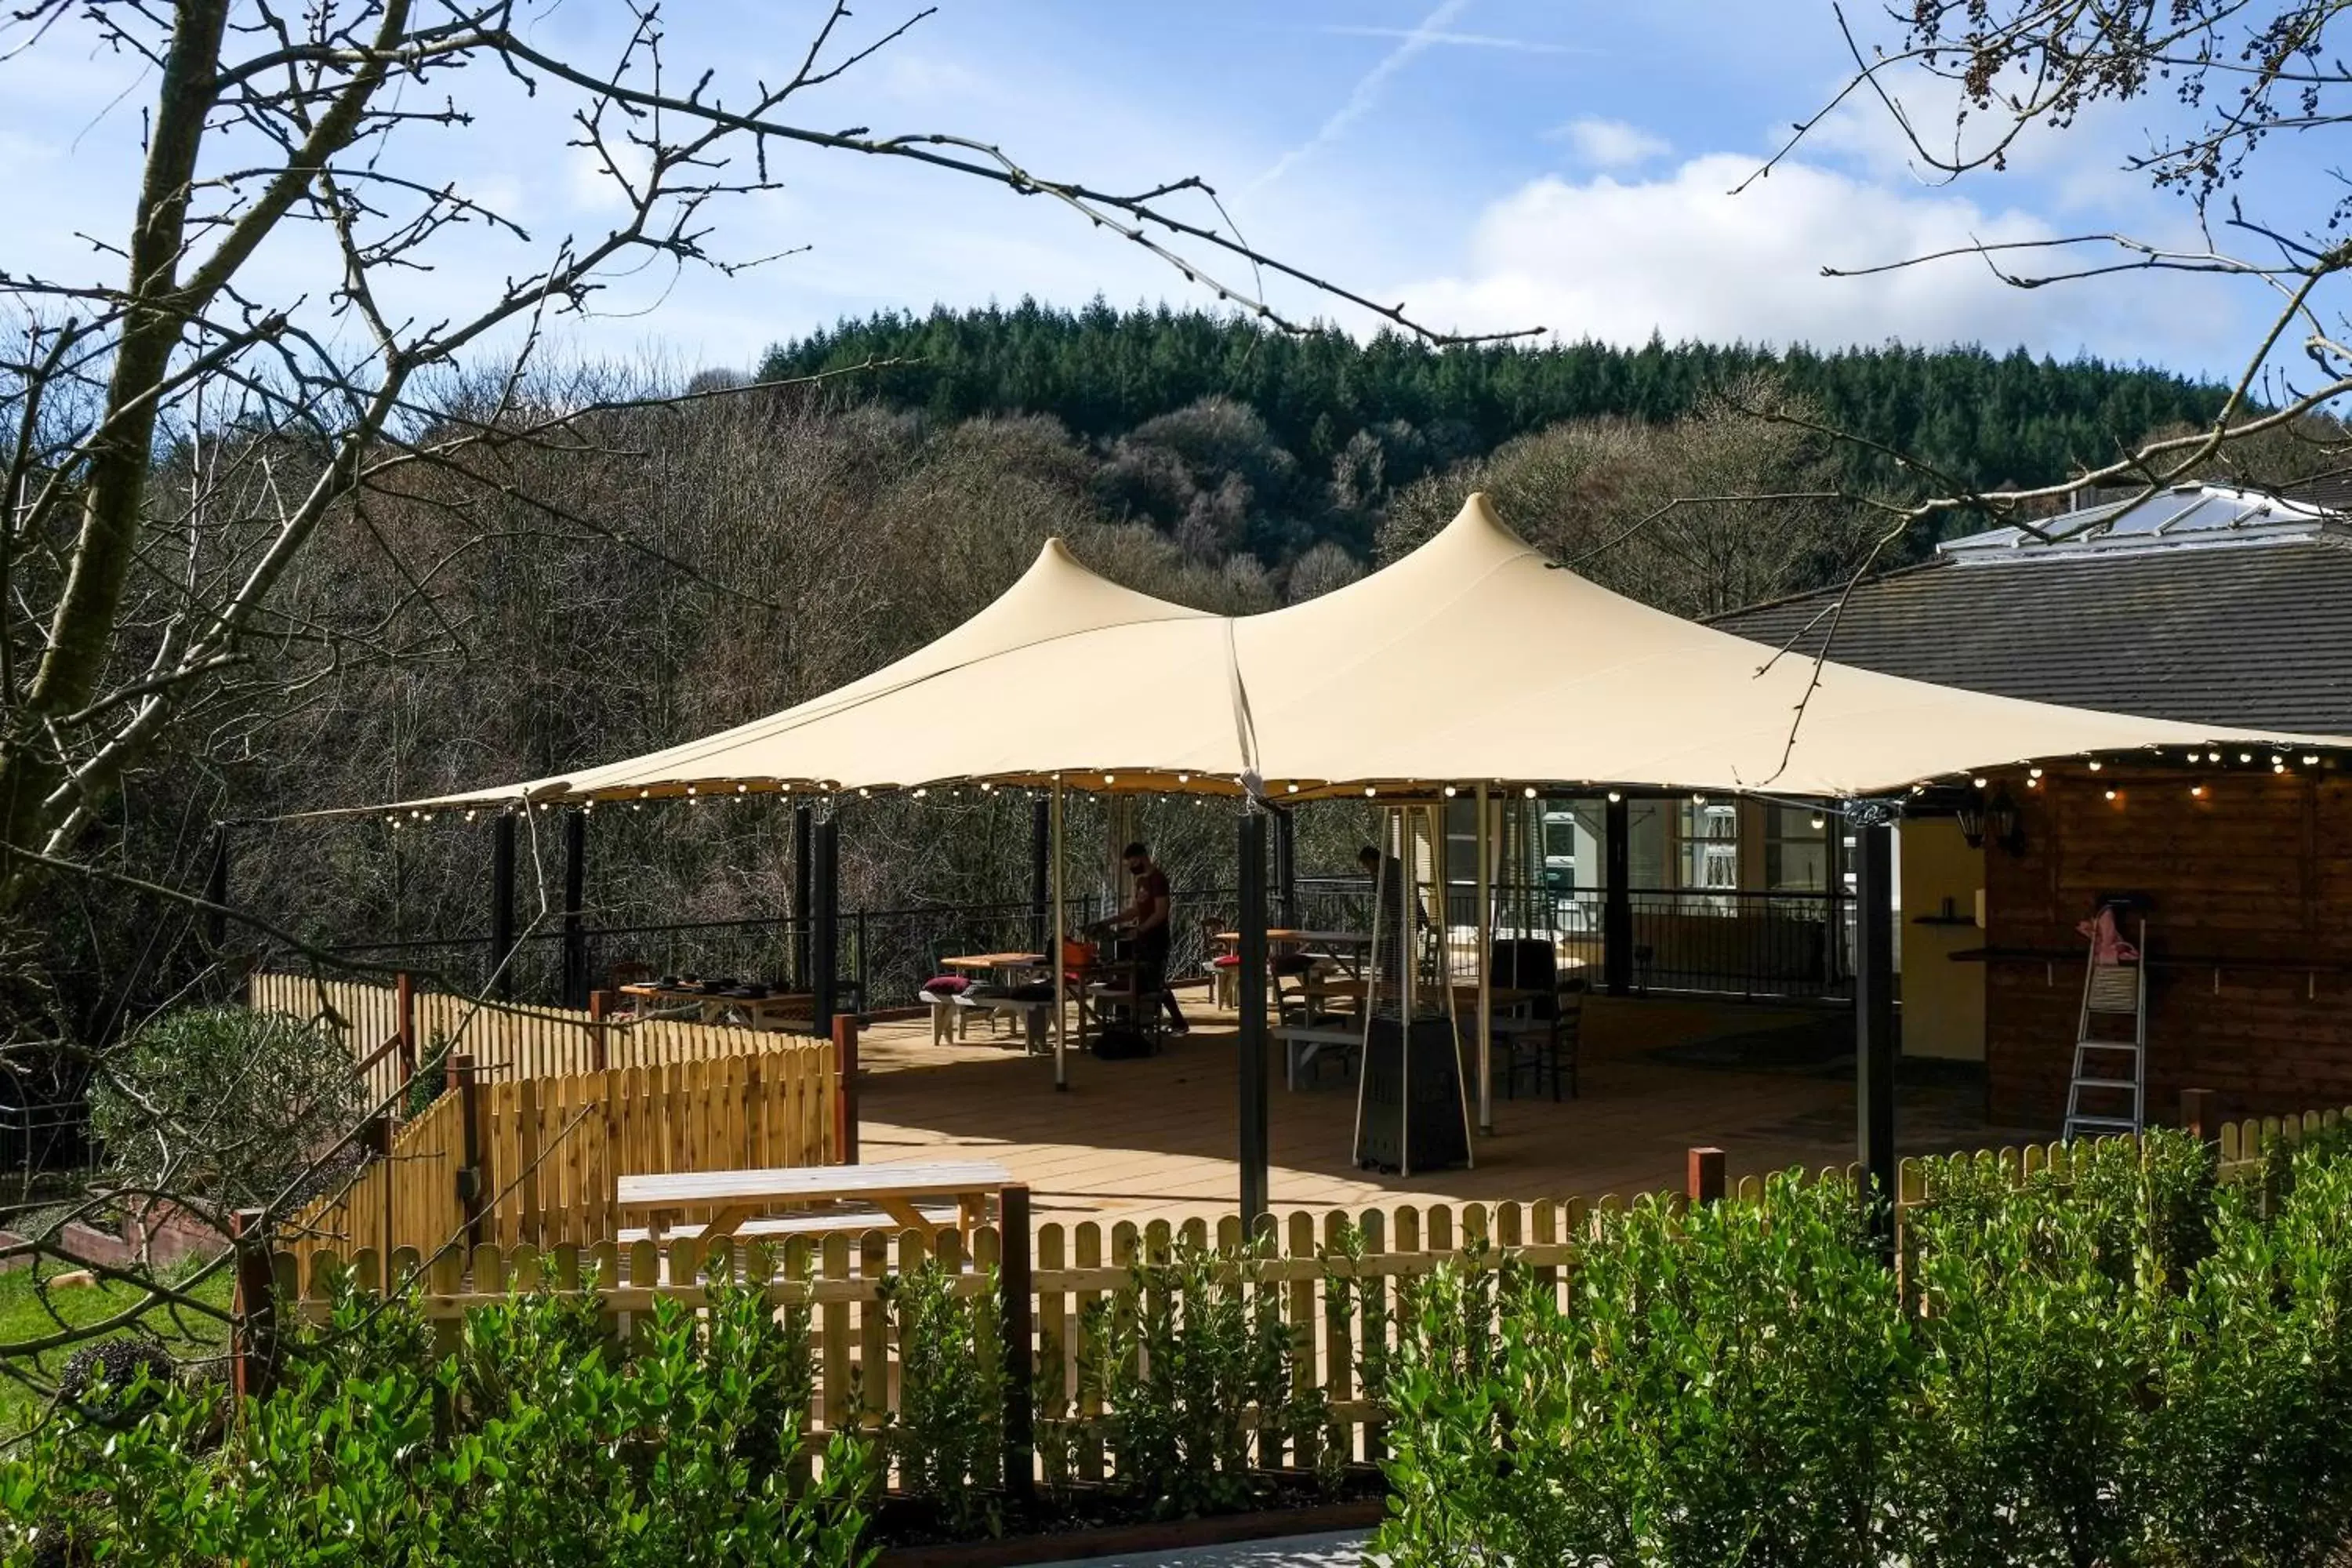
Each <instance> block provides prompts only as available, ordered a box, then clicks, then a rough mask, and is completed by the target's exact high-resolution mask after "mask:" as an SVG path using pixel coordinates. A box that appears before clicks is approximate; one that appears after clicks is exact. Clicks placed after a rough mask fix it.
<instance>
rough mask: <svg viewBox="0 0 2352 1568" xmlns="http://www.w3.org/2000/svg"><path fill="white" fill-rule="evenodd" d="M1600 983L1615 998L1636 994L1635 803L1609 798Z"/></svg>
mask: <svg viewBox="0 0 2352 1568" xmlns="http://www.w3.org/2000/svg"><path fill="white" fill-rule="evenodd" d="M1601 834H1602V837H1601V861H1602V868H1601V984H1602V985H1603V986H1605V987H1606V988H1607V989H1608V992H1609V994H1611V995H1612V996H1629V995H1631V994H1633V888H1632V886H1631V885H1630V884H1631V883H1632V882H1633V802H1631V801H1629V800H1627V799H1626V798H1625V797H1624V796H1623V795H1613V796H1612V797H1611V798H1610V801H1609V806H1608V810H1607V813H1606V814H1605V816H1604V818H1603V825H1602V829H1601Z"/></svg>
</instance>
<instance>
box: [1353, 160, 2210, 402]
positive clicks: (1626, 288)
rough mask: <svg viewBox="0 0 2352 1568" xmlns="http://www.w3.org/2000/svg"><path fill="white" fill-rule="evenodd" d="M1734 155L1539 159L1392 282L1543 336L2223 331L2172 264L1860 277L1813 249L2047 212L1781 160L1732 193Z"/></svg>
mask: <svg viewBox="0 0 2352 1568" xmlns="http://www.w3.org/2000/svg"><path fill="white" fill-rule="evenodd" d="M1755 168H1756V161H1755V159H1754V158H1752V157H1750V156H1748V155H1747V154H1742V153H1711V154H1708V155H1706V156H1704V157H1699V158H1694V159H1692V160H1690V161H1689V162H1687V163H1684V164H1683V165H1682V166H1681V167H1679V168H1678V169H1676V170H1675V171H1674V172H1673V173H1672V174H1667V175H1662V176H1661V177H1659V178H1657V179H1654V180H1635V181H1620V180H1617V179H1614V178H1612V177H1610V176H1608V175H1605V174H1604V175H1598V176H1595V177H1593V178H1592V179H1591V180H1589V181H1584V182H1573V181H1568V180H1563V179H1559V178H1558V177H1555V176H1547V177H1545V178H1542V179H1538V180H1536V181H1533V182H1531V183H1529V184H1526V185H1524V186H1522V187H1520V188H1519V189H1518V190H1517V191H1516V192H1514V193H1513V194H1512V195H1508V196H1507V197H1504V198H1503V199H1501V200H1499V201H1497V202H1496V203H1494V204H1493V205H1490V206H1489V207H1487V209H1486V212H1485V213H1484V214H1483V215H1482V216H1481V217H1480V218H1479V220H1478V222H1477V224H1476V226H1475V228H1474V229H1473V230H1472V233H1471V236H1470V237H1469V240H1468V242H1467V244H1466V247H1465V255H1464V258H1463V260H1462V263H1461V265H1460V267H1459V268H1458V269H1457V270H1456V271H1455V272H1454V273H1453V274H1451V275H1448V276H1441V277H1437V278H1433V279H1428V280H1426V281H1424V282H1422V283H1419V284H1415V285H1412V286H1409V287H1407V288H1406V289H1402V290H1400V291H1399V294H1400V296H1401V297H1402V298H1404V299H1407V300H1410V301H1411V303H1412V308H1413V310H1414V312H1415V313H1416V314H1417V315H1419V316H1421V317H1423V319H1426V320H1433V321H1449V322H1452V323H1454V324H1456V325H1458V326H1460V327H1462V328H1464V329H1477V330H1486V331H1500V330H1508V329H1513V328H1520V327H1528V326H1533V325H1538V324H1540V325H1542V326H1545V327H1548V328H1549V329H1550V334H1551V336H1552V337H1553V338H1554V339H1556V340H1564V341H1574V340H1577V339H1580V338H1584V337H1592V338H1598V339H1601V340H1604V341H1608V342H1620V343H1639V342H1644V341H1646V340H1647V339H1648V338H1649V337H1650V335H1651V334H1652V333H1653V332H1658V333H1663V334H1664V336H1665V338H1666V339H1667V340H1668V341H1670V342H1672V341H1678V340H1681V339H1685V338H1692V339H1700V340H1705V341H1709V342H1731V341H1733V340H1735V339H1744V340H1746V341H1748V342H1770V343H1776V344H1786V343H1791V342H1807V343H1812V344H1816V345H1819V346H1822V347H1829V346H1834V345H1841V344H1853V343H1877V342H1885V341H1887V340H1889V339H1900V340H1902V341H1903V342H1908V343H1923V344H1926V343H1941V342H1971V341H1974V342H1985V343H1987V344H1989V345H1992V346H1996V347H1999V346H2005V345H2008V344H2011V343H2016V342H2027V343H2031V344H2032V345H2033V347H2034V348H2035V349H2036V350H2037V351H2044V350H2046V351H2048V352H2051V353H2058V354H2061V355H2063V354H2067V353H2074V352H2075V351H2077V350H2079V349H2087V350H2090V351H2091V352H2095V353H2102V354H2105V355H2107V356H2110V357H2116V358H2123V359H2129V360H2138V359H2142V358H2148V359H2156V358H2164V357H2168V356H2169V355H2178V356H2179V357H2180V358H2183V359H2186V360H2189V361H2190V362H2191V363H2195V362H2198V361H2201V360H2207V359H2210V356H2211V354H2212V353H2213V352H2214V351H2215V350H2217V349H2220V350H2223V351H2226V348H2227V347H2228V345H2229V343H2230V341H2231V329H2232V328H2233V327H2234V326H2236V325H2238V322H2237V321H2236V320H2235V317H2234V314H2233V313H2232V312H2230V311H2226V310H2214V309H2212V305H2213V303H2214V302H2213V301H2211V300H2205V301H2203V304H2204V306H2205V308H2204V309H2203V310H2191V309H2189V300H2188V299H2186V298H2185V297H2184V286H2183V283H2182V280H2180V279H2174V278H2168V277H2150V278H2146V279H2128V280H2125V279H2116V280H2110V281H2109V282H2108V283H2106V284H2105V285H2100V284H2094V285H2089V286H2087V287H2084V288H2063V287H2061V288H2050V289H2033V290H2025V289H2014V288H2011V287H2010V286H2009V285H2007V284H2004V283H2002V282H2001V281H2000V279H1997V278H1995V277H1994V276H1992V274H1991V272H1990V269H1989V268H1987V267H1986V266H1985V265H1984V264H1983V262H1982V261H1980V260H1979V259H1976V258H1969V257H1961V258H1955V259H1952V260H1948V261H1943V262H1937V263H1931V264H1927V265H1924V266H1919V267H1912V268H1901V269H1898V270H1895V271H1892V272H1888V273H1884V274H1881V275H1878V276H1875V277H1869V278H1825V277H1823V276H1822V268H1824V267H1825V266H1828V267H1839V268H1856V267H1867V266H1872V265H1877V264H1883V263H1886V262H1891V261H1898V260H1902V259H1904V258H1910V257H1916V256H1920V255H1923V254H1925V253H1927V252H1931V251H1939V250H1946V249H1949V248H1952V247H1963V246H1968V245H1969V244H1971V243H1974V242H1979V241H1981V242H1983V243H1986V244H2000V243H2003V242H2013V241H2019V240H2032V239H2041V238H2046V237H2050V236H2051V235H2052V234H2053V232H2054V231H2053V229H2052V228H2051V227H2050V226H2049V225H2048V224H2046V223H2045V222H2044V221H2043V220H2042V219H2041V218H2039V217H2037V216H2032V215H2030V214H2026V213H2023V212H2020V211H2017V210H2015V209H2004V210H2000V211H1986V210H1983V209H1981V208H1979V207H1978V206H1977V205H1975V204H1974V203H1972V202H1970V201H1968V200H1966V199H1965V198H1963V197H1961V196H1959V195H1956V194H1954V193H1952V192H1950V191H1948V190H1943V191H1930V190H1920V189H1916V188H1904V187H1901V186H1897V185H1890V184H1878V183H1874V182H1871V181H1868V180H1865V179H1862V178H1857V177H1854V176H1851V175H1847V174H1840V173H1837V172H1835V171H1832V170H1830V169H1825V168H1822V167H1820V166H1818V165H1814V164H1810V163H1784V164H1782V165H1781V166H1780V168H1779V169H1777V170H1776V171H1774V173H1773V174H1771V176H1770V177H1769V179H1764V180H1759V181H1757V182H1756V183H1755V184H1752V185H1750V186H1749V187H1748V189H1747V190H1746V192H1744V193H1743V194H1741V195H1731V194H1730V192H1731V189H1732V187H1733V186H1735V185H1737V184H1739V183H1740V182H1741V181H1742V180H1744V179H1746V178H1747V177H1748V175H1749V174H1753V173H1754V172H1755Z"/></svg>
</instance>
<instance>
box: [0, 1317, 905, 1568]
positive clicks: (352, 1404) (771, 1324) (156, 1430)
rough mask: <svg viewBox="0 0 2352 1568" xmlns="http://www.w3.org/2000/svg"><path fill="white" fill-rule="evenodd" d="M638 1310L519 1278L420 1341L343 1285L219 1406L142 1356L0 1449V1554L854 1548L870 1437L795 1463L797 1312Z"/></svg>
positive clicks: (803, 1380)
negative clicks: (254, 1390) (151, 1367)
mask: <svg viewBox="0 0 2352 1568" xmlns="http://www.w3.org/2000/svg"><path fill="white" fill-rule="evenodd" d="M649 1320H650V1321H648V1322H647V1323H646V1326H645V1329H644V1331H643V1332H642V1335H641V1337H640V1339H639V1341H638V1342H637V1343H636V1344H635V1346H634V1347H633V1348H632V1350H631V1351H630V1352H629V1353H628V1354H627V1355H621V1354H619V1353H617V1352H615V1350H614V1347H613V1346H611V1345H610V1344H609V1343H608V1342H606V1340H605V1338H604V1333H603V1331H602V1330H601V1329H600V1327H599V1325H598V1322H597V1320H596V1317H595V1314H594V1312H593V1309H589V1308H586V1307H583V1306H582V1305H581V1304H580V1303H579V1302H577V1301H576V1300H573V1301H565V1300H560V1299H558V1298H555V1297H551V1296H541V1297H526V1298H520V1299H518V1300H514V1301H512V1302H510V1303H509V1304H506V1305H502V1306H497V1307H490V1308H485V1309H481V1310H476V1311H475V1312H473V1313H471V1314H469V1316H468V1317H467V1321H466V1324H465V1330H464V1337H463V1340H462V1342H460V1344H459V1345H458V1346H457V1349H456V1350H455V1351H454V1352H451V1353H448V1354H446V1355H440V1356H436V1355H434V1354H432V1353H431V1352H430V1350H429V1348H428V1345H427V1342H426V1340H425V1327H424V1324H423V1322H422V1321H421V1320H420V1319H419V1318H418V1317H417V1316H416V1314H415V1312H414V1311H413V1310H407V1309H405V1308H402V1307H398V1306H395V1307H392V1308H386V1307H385V1306H384V1305H383V1303H381V1302H379V1301H376V1300H373V1299H371V1298H362V1297H354V1298H352V1299H351V1300H348V1301H346V1302H344V1303H343V1304H342V1305H341V1306H339V1307H338V1309H337V1310H336V1312H335V1316H334V1320H333V1321H332V1322H331V1324H329V1325H326V1326H325V1327H324V1328H323V1330H322V1331H319V1332H317V1333H315V1334H312V1335H310V1336H308V1342H306V1343H305V1344H304V1345H303V1346H302V1347H301V1350H302V1353H301V1354H300V1355H299V1357H297V1358H296V1359H295V1360H294V1362H293V1363H292V1368H291V1371H290V1373H289V1376H288V1378H287V1379H286V1381H285V1382H284V1384H282V1385H281V1386H280V1387H278V1389H277V1390H275V1391H273V1392H272V1393H271V1394H270V1395H269V1396H268V1398H265V1399H260V1400H253V1401H248V1402H247V1405H245V1407H244V1409H243V1410H242V1411H241V1412H236V1413H234V1414H235V1415H236V1419H229V1416H230V1415H232V1414H233V1413H232V1412H231V1411H230V1410H229V1409H228V1408H227V1406H226V1399H225V1396H224V1395H223V1394H221V1392H220V1391H219V1390H218V1389H217V1388H213V1389H203V1388H190V1387H186V1386H181V1385H177V1384H174V1385H171V1386H167V1387H165V1388H163V1389H160V1390H154V1389H150V1388H148V1387H147V1386H146V1385H145V1381H144V1378H143V1375H142V1380H141V1385H140V1386H139V1387H138V1388H137V1389H135V1390H131V1391H119V1392H118V1393H117V1394H114V1395H112V1396H110V1397H107V1398H104V1399H100V1400H86V1401H85V1403H84V1405H83V1406H82V1407H81V1409H80V1410H79V1412H76V1411H67V1410H61V1411H59V1412H58V1413H57V1417H56V1418H55V1419H52V1420H50V1421H48V1422H47V1423H45V1424H44V1425H43V1426H41V1427H40V1428H39V1429H38V1430H37V1432H36V1433H35V1434H34V1435H33V1436H31V1437H30V1438H28V1439H26V1440H25V1441H23V1442H22V1443H20V1445H19V1447H18V1450H17V1451H16V1452H13V1453H10V1454H8V1455H6V1456H5V1457H0V1563H6V1564H9V1565H10V1568H14V1565H16V1564H60V1565H63V1564H79V1563H140V1564H149V1563H154V1564H183V1563H184V1564H215V1563H218V1564H229V1563H251V1564H257V1565H258V1564H262V1563H268V1564H272V1565H278V1564H310V1563H342V1564H353V1565H357V1564H367V1565H369V1568H374V1565H377V1564H424V1563H433V1564H451V1565H465V1568H474V1565H479V1568H493V1565H497V1568H504V1565H506V1564H530V1565H534V1568H536V1565H541V1564H544V1565H548V1568H589V1565H591V1564H597V1565H602V1564H631V1565H635V1564H642V1565H644V1568H688V1565H701V1564H709V1565H714V1568H716V1565H720V1564H725V1565H730V1568H732V1565H738V1564H740V1565H744V1568H750V1565H753V1564H779V1565H782V1564H792V1565H793V1568H802V1565H806V1568H856V1564H860V1563H864V1562H865V1561H866V1559H867V1558H868V1557H869V1556H870V1555H871V1554H870V1552H866V1550H865V1549H864V1548H862V1547H861V1546H860V1544H859V1542H860V1538H861V1536H862V1535H863V1532H864V1527H865V1518H864V1513H863V1505H864V1501H865V1498H866V1492H867V1490H868V1489H869V1487H870V1484H871V1482H872V1480H873V1477H874V1463H875V1460H874V1456H873V1454H872V1452H871V1451H870V1449H868V1448H867V1447H865V1446H862V1445H859V1444H856V1443H853V1442H850V1441H848V1440H845V1439H843V1440H837V1441H835V1443H834V1444H833V1445H832V1447H830V1448H828V1450H827V1451H826V1453H825V1455H824V1459H823V1462H822V1468H821V1471H820V1473H819V1475H818V1476H817V1478H816V1479H814V1480H812V1481H808V1482H806V1483H804V1484H796V1483H795V1479H794V1469H795V1467H794V1465H793V1462H792V1455H791V1452H790V1450H791V1449H796V1448H797V1443H798V1413H799V1412H800V1411H802V1410H804V1409H806V1408H807V1405H808V1398H809V1391H810V1383H809V1375H808V1371H807V1368H808V1364H809V1363H808V1334H807V1324H806V1316H805V1313H801V1314H797V1315H795V1314H786V1315H784V1317H783V1318H782V1321H779V1320H778V1318H777V1317H776V1316H775V1315H774V1314H772V1312H771V1310H770V1309H769V1308H768V1306H767V1304H766V1301H765V1300H764V1293H763V1292H761V1291H759V1290H756V1289H751V1288H749V1287H743V1286H734V1285H729V1284H726V1283H724V1282H723V1281H719V1280H714V1281H713V1283H712V1285H711V1287H710V1291H709V1302H708V1307H707V1309H706V1310H704V1311H703V1312H702V1314H701V1316H700V1318H699V1320H698V1318H697V1315H696V1313H695V1311H694V1310H693V1309H691V1308H689V1307H688V1306H686V1305H684V1304H682V1303H680V1302H678V1301H676V1300H661V1301H659V1302H657V1303H656V1307H655V1310H653V1312H652V1313H651V1314H649ZM122 1392H128V1393H130V1394H132V1395H133V1407H134V1408H136V1409H137V1410H141V1411H143V1412H144V1414H143V1415H141V1416H140V1417H139V1418H137V1419H126V1418H122V1414H123V1413H125V1406H124V1403H123V1401H122V1399H121V1393H122ZM109 1413H116V1415H115V1418H111V1419H109V1418H106V1417H107V1415H109Z"/></svg>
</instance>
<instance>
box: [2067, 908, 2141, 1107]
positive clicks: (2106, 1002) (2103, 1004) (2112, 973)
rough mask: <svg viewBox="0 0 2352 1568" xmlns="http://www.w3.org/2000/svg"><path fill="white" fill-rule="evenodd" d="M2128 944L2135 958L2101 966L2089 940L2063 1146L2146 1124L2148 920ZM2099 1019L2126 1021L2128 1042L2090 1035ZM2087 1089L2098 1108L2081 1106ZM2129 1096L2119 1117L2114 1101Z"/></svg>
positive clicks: (2095, 947) (2094, 940)
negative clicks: (2127, 1106) (2126, 1108)
mask: <svg viewBox="0 0 2352 1568" xmlns="http://www.w3.org/2000/svg"><path fill="white" fill-rule="evenodd" d="M2132 934H2133V937H2134V942H2133V946H2134V947H2135V948H2136V949H2137V952H2138V953H2139V956H2138V958H2137V959H2136V960H2134V961H2133V962H2130V963H2100V962H2099V943H2098V939H2097V938H2096V937H2094V938H2092V940H2091V952H2090V958H2089V961H2088V964H2087V967H2086V968H2085V969H2084V975H2083V1014H2082V1021H2081V1023H2080V1024H2079V1025H2078V1026H2076V1027H2075V1030H2074V1081H2073V1083H2072V1084H2070V1085H2069V1086H2068V1088H2067V1090H2066V1131H2065V1137H2066V1141H2067V1142H2070V1143H2071V1142H2074V1140H2075V1139H2076V1138H2080V1137H2084V1136H2089V1137H2097V1136H2099V1135H2100V1134H2102V1133H2115V1132H2129V1133H2133V1134H2137V1133H2138V1132H2139V1131H2141V1129H2142V1128H2143V1127H2144V1126H2145V1125H2146V1119H2147V920H2146V919H2145V918H2143V919H2142V920H2141V921H2139V924H2138V928H2137V930H2136V931H2134V932H2133V933H2132ZM2098 1017H2127V1018H2129V1019H2130V1020H2131V1038H2129V1039H2127V1040H2122V1039H2112V1038H2102V1037H2099V1036H2097V1035H2095V1034H2094V1033H2093V1032H2092V1031H2093V1023H2092V1020H2093V1019H2095V1018H2098ZM2085 1090H2088V1091H2089V1092H2090V1093H2091V1094H2092V1095H2094V1096H2095V1097H2096V1098H2095V1100H2094V1101H2093V1103H2094V1104H2095V1105H2098V1106H2100V1107H2102V1108H2103V1109H2101V1110H2085V1109H2084V1100H2083V1097H2084V1091H2085ZM2126 1096H2128V1097H2129V1098H2130V1100H2131V1114H2130V1115H2128V1116H2125V1115H2121V1114H2118V1113H2116V1112H2115V1111H2114V1110H2113V1109H2112V1108H2113V1107H2114V1106H2115V1104H2116V1101H2117V1100H2121V1099H2123V1098H2124V1097H2126Z"/></svg>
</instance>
